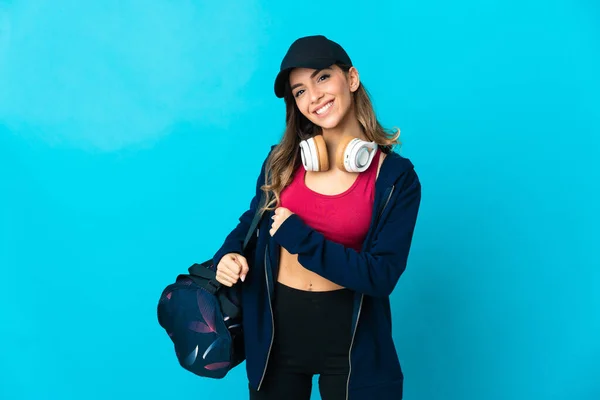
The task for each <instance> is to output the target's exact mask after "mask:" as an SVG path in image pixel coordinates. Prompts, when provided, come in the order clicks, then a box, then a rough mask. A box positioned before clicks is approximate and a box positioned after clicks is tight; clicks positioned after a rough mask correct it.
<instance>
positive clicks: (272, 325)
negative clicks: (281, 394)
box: [256, 244, 275, 391]
mask: <svg viewBox="0 0 600 400" xmlns="http://www.w3.org/2000/svg"><path fill="white" fill-rule="evenodd" d="M268 250H269V245H268V244H267V245H266V246H265V262H264V264H265V280H266V281H267V296H268V299H269V309H270V310H271V327H272V329H271V343H270V344H269V352H268V353H267V361H266V362H265V369H264V370H263V374H262V377H261V378H260V383H259V384H258V389H256V390H257V391H258V390H260V387H261V386H262V383H263V380H264V379H265V375H266V374H267V365H269V358H270V357H271V348H272V347H273V338H274V337H275V320H274V318H273V305H272V304H271V290H270V289H269V274H268V273H267V254H268Z"/></svg>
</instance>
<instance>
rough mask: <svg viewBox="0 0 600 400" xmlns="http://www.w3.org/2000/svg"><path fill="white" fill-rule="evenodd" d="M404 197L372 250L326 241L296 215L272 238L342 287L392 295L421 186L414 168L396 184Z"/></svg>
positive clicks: (404, 258) (403, 265) (398, 199)
mask: <svg viewBox="0 0 600 400" xmlns="http://www.w3.org/2000/svg"><path fill="white" fill-rule="evenodd" d="M397 189H398V190H400V193H399V194H398V195H397V197H396V200H395V202H394V204H393V205H389V206H388V207H390V206H391V207H392V209H391V210H390V212H389V216H388V218H387V220H386V221H385V223H384V225H383V227H382V229H381V231H380V232H379V233H378V234H377V236H375V238H374V241H373V246H372V248H371V250H370V251H368V252H357V251H356V250H354V249H350V248H346V247H344V246H343V245H341V244H339V243H335V242H332V241H330V240H327V239H325V237H324V236H323V235H322V234H321V233H319V232H317V231H315V230H314V229H312V228H311V227H309V226H308V225H306V224H305V223H304V222H303V221H302V220H301V219H300V218H299V217H298V215H296V214H292V215H291V216H290V217H288V218H287V219H286V220H285V221H284V222H283V223H282V224H281V226H280V227H279V228H278V229H277V231H276V232H275V235H274V236H273V238H274V239H275V240H276V241H277V242H278V243H279V244H280V245H281V246H283V247H284V248H285V249H286V250H288V251H289V252H290V253H292V254H298V261H299V262H300V264H301V265H302V266H304V267H305V268H307V269H309V270H310V271H313V272H315V273H317V274H319V275H321V276H322V277H324V278H326V279H329V280H330V281H332V282H334V283H337V284H338V285H341V286H344V287H347V288H349V289H352V290H354V291H357V292H361V293H364V294H367V295H370V296H380V297H381V296H389V295H390V294H391V293H392V291H393V290H394V288H395V286H396V283H397V282H398V279H400V275H401V274H402V273H403V272H404V270H405V268H406V262H407V259H408V254H409V250H410V245H411V241H412V236H413V231H414V227H415V223H416V219H417V213H418V210H419V205H420V202H421V184H420V182H419V179H418V177H417V174H416V173H415V171H414V170H413V169H410V170H408V171H407V172H406V173H405V174H404V176H403V177H402V178H401V181H400V182H398V184H397Z"/></svg>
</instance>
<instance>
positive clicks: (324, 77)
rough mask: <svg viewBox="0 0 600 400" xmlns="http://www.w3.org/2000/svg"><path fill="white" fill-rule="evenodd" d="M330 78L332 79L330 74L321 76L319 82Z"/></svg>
mask: <svg viewBox="0 0 600 400" xmlns="http://www.w3.org/2000/svg"><path fill="white" fill-rule="evenodd" d="M329 77H330V75H329V74H323V75H321V76H320V77H319V80H318V81H319V82H320V81H322V80H325V79H328V78H329Z"/></svg>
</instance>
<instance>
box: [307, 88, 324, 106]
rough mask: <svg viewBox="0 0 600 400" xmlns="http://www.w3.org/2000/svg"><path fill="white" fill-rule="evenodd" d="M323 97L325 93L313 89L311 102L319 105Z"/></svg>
mask: <svg viewBox="0 0 600 400" xmlns="http://www.w3.org/2000/svg"><path fill="white" fill-rule="evenodd" d="M321 97H323V92H322V91H321V90H319V88H318V87H313V88H311V91H310V101H312V102H313V103H318V101H319V100H320V99H321Z"/></svg>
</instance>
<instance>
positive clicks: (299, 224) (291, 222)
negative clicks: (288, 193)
mask: <svg viewBox="0 0 600 400" xmlns="http://www.w3.org/2000/svg"><path fill="white" fill-rule="evenodd" d="M312 231H313V229H312V228H311V227H309V226H308V225H306V224H305V223H304V221H302V219H300V217H299V216H298V215H297V214H292V215H290V216H289V217H287V219H286V220H285V221H283V224H281V226H280V227H279V228H278V229H277V232H275V235H273V239H274V240H275V241H277V243H279V244H280V245H281V246H283V247H284V248H285V249H286V250H287V251H288V252H290V253H291V254H297V253H298V248H299V247H300V246H299V245H300V243H301V242H302V241H303V240H304V239H306V238H307V237H308V235H310V233H311V232H312Z"/></svg>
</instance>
